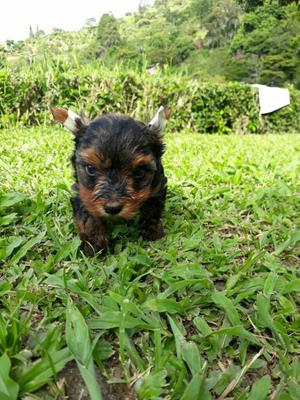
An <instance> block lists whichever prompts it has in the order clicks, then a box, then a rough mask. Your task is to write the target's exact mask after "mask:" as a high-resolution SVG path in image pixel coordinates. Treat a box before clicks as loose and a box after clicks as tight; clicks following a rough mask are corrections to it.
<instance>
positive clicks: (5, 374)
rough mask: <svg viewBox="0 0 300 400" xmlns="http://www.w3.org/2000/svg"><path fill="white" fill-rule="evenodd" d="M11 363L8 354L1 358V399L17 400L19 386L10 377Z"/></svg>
mask: <svg viewBox="0 0 300 400" xmlns="http://www.w3.org/2000/svg"><path fill="white" fill-rule="evenodd" d="M10 370H11V362H10V359H9V357H8V355H7V354H6V353H3V355H2V356H1V357H0V399H1V400H16V399H17V398H18V393H19V385H18V383H17V382H15V381H14V380H13V379H12V378H11V377H10V376H9V375H10Z"/></svg>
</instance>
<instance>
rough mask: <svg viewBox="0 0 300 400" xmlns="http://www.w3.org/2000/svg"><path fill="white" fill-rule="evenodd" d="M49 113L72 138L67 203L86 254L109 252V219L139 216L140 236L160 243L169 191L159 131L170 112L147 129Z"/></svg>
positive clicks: (122, 119)
mask: <svg viewBox="0 0 300 400" xmlns="http://www.w3.org/2000/svg"><path fill="white" fill-rule="evenodd" d="M51 111H52V114H53V117H54V119H55V120H56V121H58V122H60V123H62V124H63V125H64V126H65V127H66V128H67V129H69V130H70V131H72V132H73V133H74V135H75V150H74V153H73V156H72V158H71V161H72V164H73V167H74V173H75V174H74V175H75V181H76V182H75V184H74V185H73V188H74V190H75V196H74V197H73V198H72V200H71V202H72V207H73V212H74V217H75V222H76V225H77V229H78V231H79V236H80V238H81V240H82V242H83V251H84V253H85V254H87V255H93V254H95V253H97V252H99V251H102V252H106V251H107V249H108V243H109V240H108V234H107V229H106V221H107V220H114V219H130V218H132V217H134V216H135V215H136V214H137V213H139V226H140V234H141V235H142V237H143V238H145V239H148V240H157V239H160V238H161V237H162V236H163V234H164V231H163V226H162V223H161V217H162V211H163V208H164V202H165V197H166V191H167V179H166V177H165V175H164V169H163V166H162V162H161V157H162V155H163V152H164V145H163V143H162V137H161V131H162V129H163V128H164V127H165V124H166V122H167V119H168V118H169V116H170V110H169V109H168V108H167V107H160V109H159V110H158V112H157V114H156V115H155V117H154V118H153V119H152V121H151V122H150V123H149V124H144V123H142V122H139V121H136V120H134V119H132V118H130V117H126V116H118V115H110V114H108V115H105V116H103V117H101V118H97V119H95V120H93V121H91V122H89V121H87V120H86V119H85V118H83V117H80V116H79V115H77V114H75V113H74V112H73V111H71V110H67V109H64V108H54V109H51Z"/></svg>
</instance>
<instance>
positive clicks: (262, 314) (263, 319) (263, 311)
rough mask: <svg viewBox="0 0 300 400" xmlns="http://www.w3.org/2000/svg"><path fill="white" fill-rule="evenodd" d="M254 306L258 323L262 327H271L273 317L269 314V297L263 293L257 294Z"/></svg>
mask: <svg viewBox="0 0 300 400" xmlns="http://www.w3.org/2000/svg"><path fill="white" fill-rule="evenodd" d="M256 307H257V313H258V318H259V323H260V325H261V326H263V327H264V328H272V327H273V319H272V317H271V315H270V299H269V298H268V297H266V296H264V295H263V294H258V296H257V300H256Z"/></svg>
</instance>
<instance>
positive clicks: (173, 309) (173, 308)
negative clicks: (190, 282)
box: [143, 299, 184, 314]
mask: <svg viewBox="0 0 300 400" xmlns="http://www.w3.org/2000/svg"><path fill="white" fill-rule="evenodd" d="M143 308H144V309H146V310H151V311H157V312H167V313H169V314H177V313H180V312H183V311H184V307H183V306H182V305H181V304H179V303H177V302H176V301H175V300H170V299H150V300H147V301H146V302H145V303H144V304H143Z"/></svg>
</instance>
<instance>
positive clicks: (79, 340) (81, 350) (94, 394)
mask: <svg viewBox="0 0 300 400" xmlns="http://www.w3.org/2000/svg"><path fill="white" fill-rule="evenodd" d="M98 339H99V336H98V337H96V338H95V339H94V341H93V343H91V339H90V333H89V328H88V326H87V324H86V322H85V319H84V318H83V316H82V314H81V312H80V311H79V310H78V309H77V307H75V306H74V305H73V304H72V302H71V301H69V302H68V304H67V310H66V342H67V345H68V348H69V350H70V352H71V353H72V354H73V356H74V358H75V360H76V363H77V366H78V368H79V371H80V373H81V376H82V378H83V380H84V382H85V384H86V386H87V389H88V392H89V394H90V396H91V400H102V394H101V390H100V387H99V385H98V383H97V379H96V374H95V367H94V362H93V351H94V348H95V345H96V343H97V341H98Z"/></svg>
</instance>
